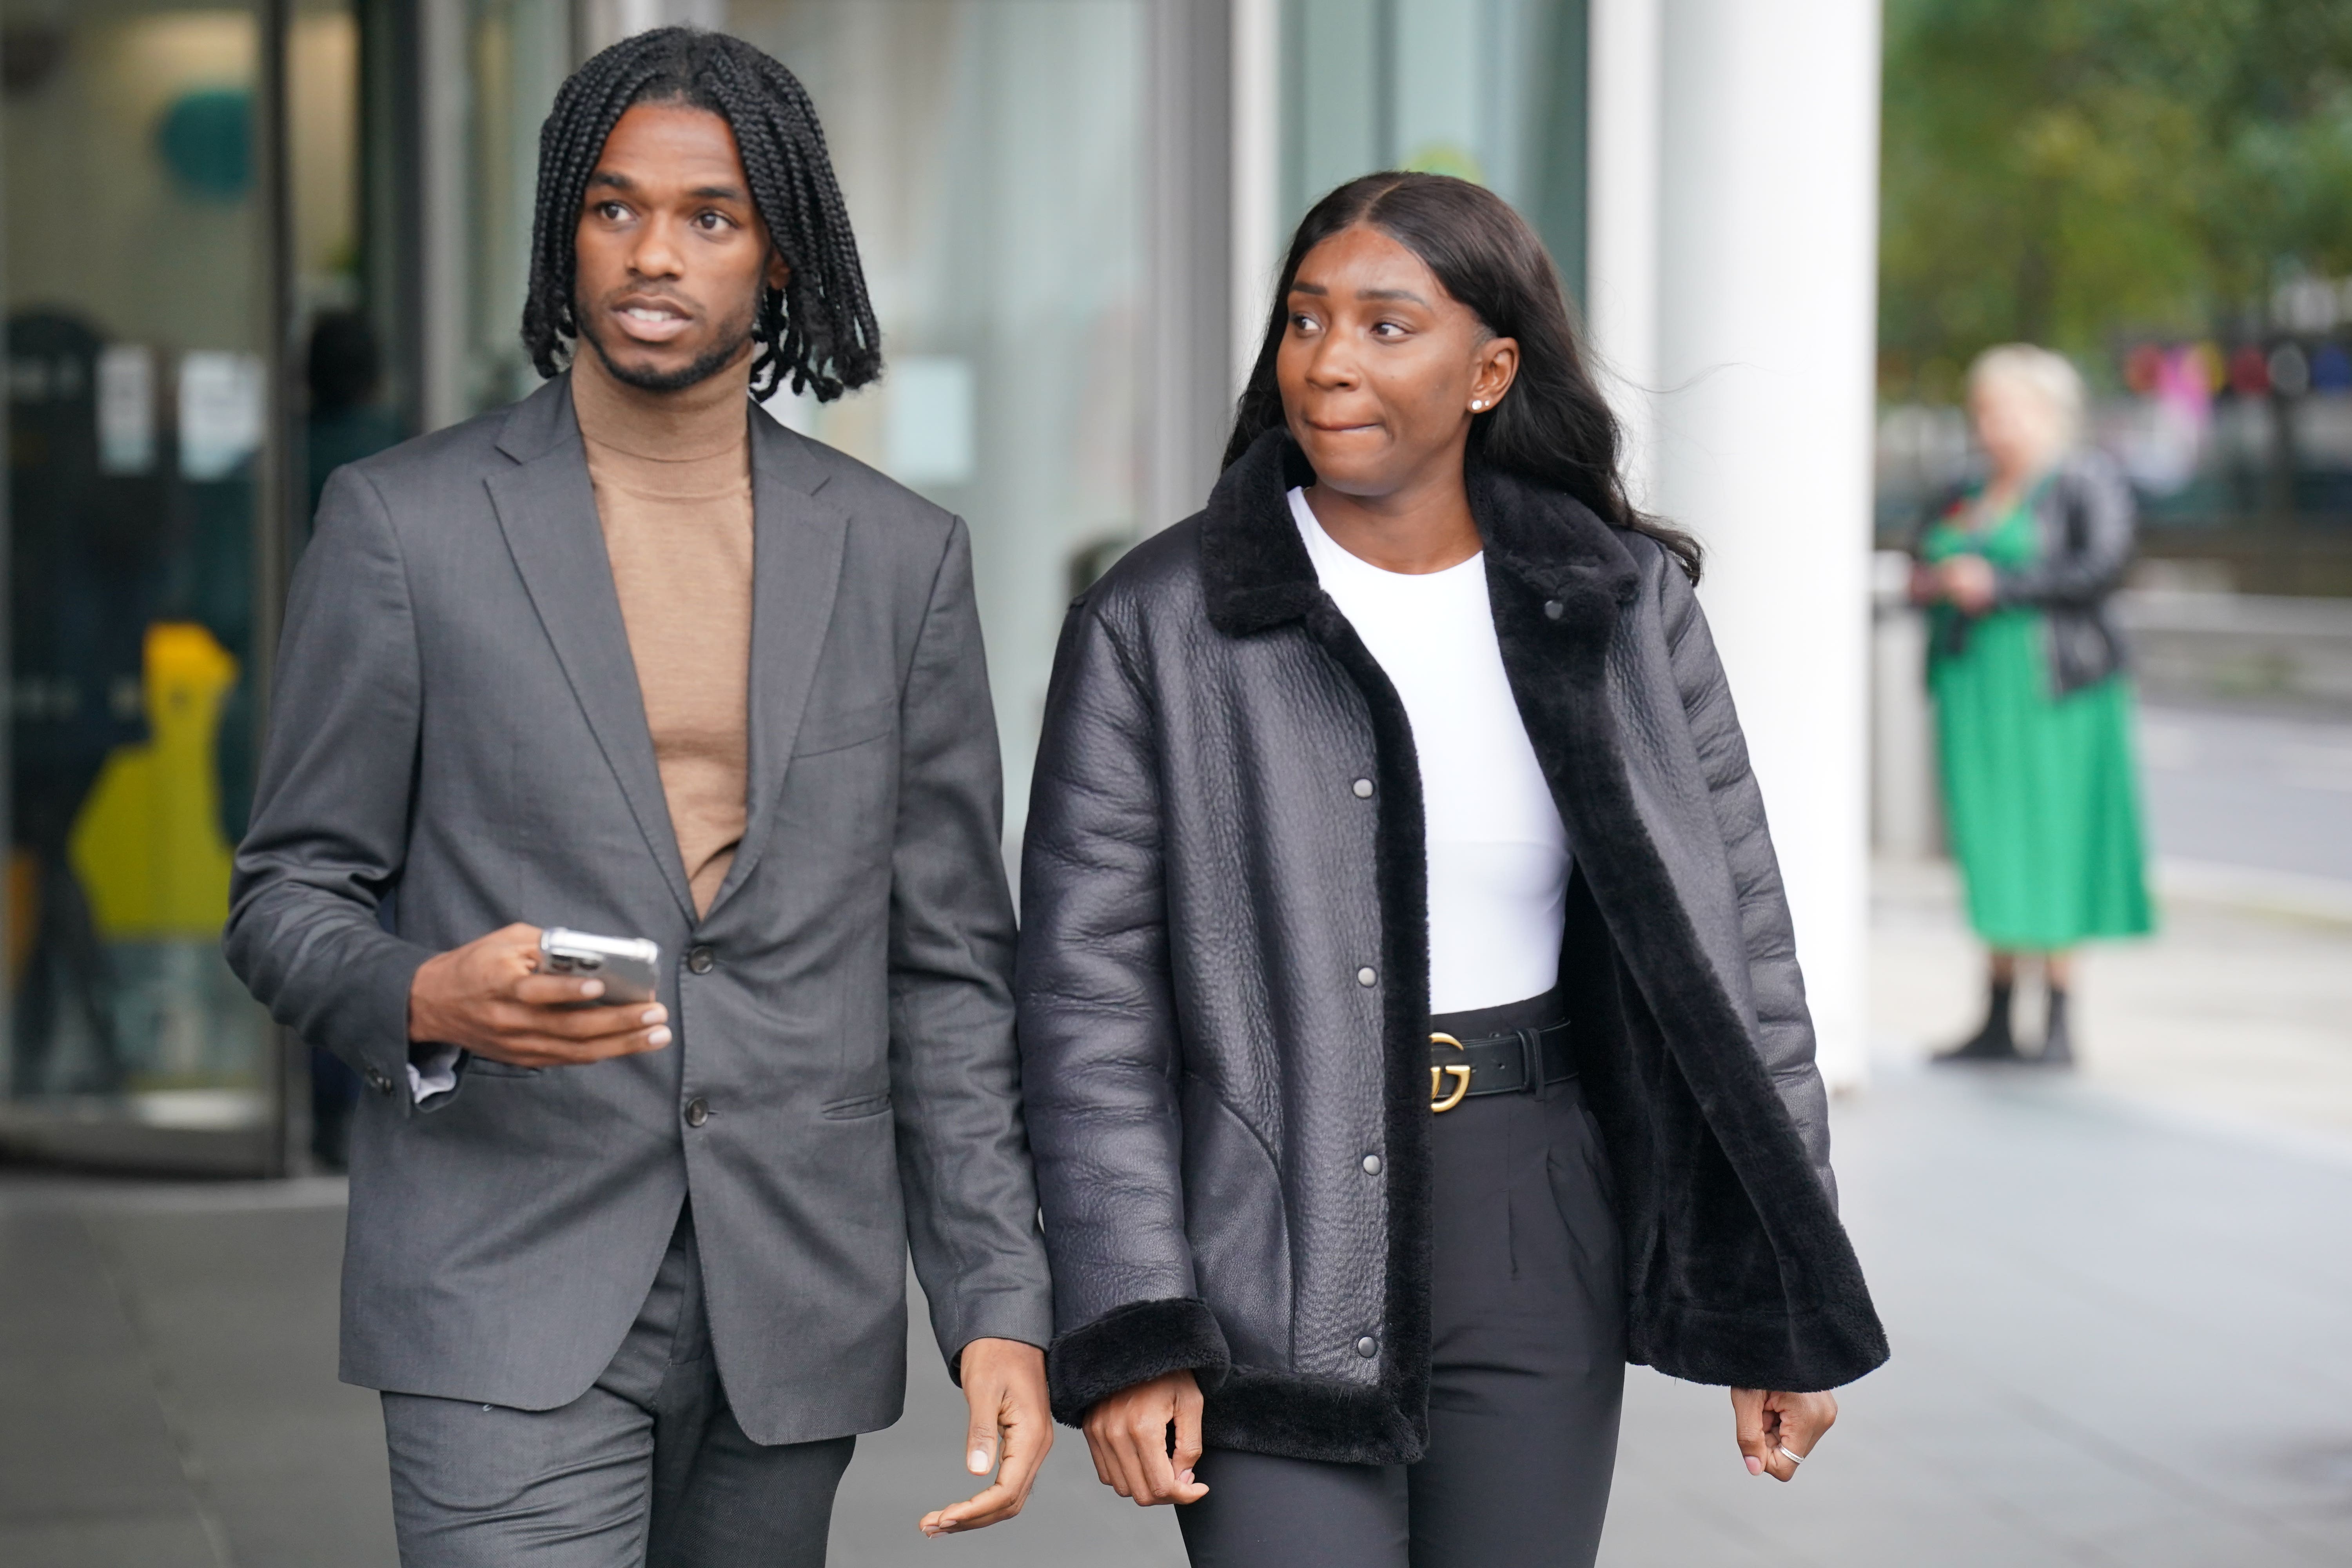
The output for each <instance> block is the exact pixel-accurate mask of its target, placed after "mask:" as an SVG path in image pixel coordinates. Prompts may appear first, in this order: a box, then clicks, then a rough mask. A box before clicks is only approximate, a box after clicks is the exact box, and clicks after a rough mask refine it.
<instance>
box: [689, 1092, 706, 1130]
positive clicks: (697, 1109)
mask: <svg viewBox="0 0 2352 1568" xmlns="http://www.w3.org/2000/svg"><path fill="white" fill-rule="evenodd" d="M709 1120H710V1102H709V1100H702V1099H699V1098H698V1099H694V1100H688V1101H687V1102H686V1124H687V1125H688V1127H699V1126H701V1125H702V1124H703V1123H704V1122H706V1121H709Z"/></svg>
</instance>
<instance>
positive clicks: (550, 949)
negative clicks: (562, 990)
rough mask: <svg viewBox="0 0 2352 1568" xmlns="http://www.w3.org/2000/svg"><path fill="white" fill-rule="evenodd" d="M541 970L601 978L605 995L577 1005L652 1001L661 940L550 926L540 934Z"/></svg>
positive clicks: (659, 958)
mask: <svg viewBox="0 0 2352 1568" xmlns="http://www.w3.org/2000/svg"><path fill="white" fill-rule="evenodd" d="M539 972H540V973H541V974H576V975H578V976H579V977H580V978H582V979H583V980H601V981H603V982H604V994H603V995H602V996H599V997H597V998H596V999H595V1000H594V1001H593V1002H574V1003H569V1004H566V1005H569V1006H574V1007H614V1006H618V1005H622V1004H624V1003H629V1002H650V1001H652V1000H653V999H654V992H655V989H656V984H657V983H658V978H659V976H660V973H661V943H659V942H652V941H648V940H647V939H646V938H645V937H641V936H594V935H592V934H590V933H589V932H587V931H570V930H567V929H565V928H564V927H562V926H550V927H549V928H548V929H547V930H545V931H541V932H540V934H539Z"/></svg>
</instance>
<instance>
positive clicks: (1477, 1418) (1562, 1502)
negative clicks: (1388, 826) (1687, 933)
mask: <svg viewBox="0 0 2352 1568" xmlns="http://www.w3.org/2000/svg"><path fill="white" fill-rule="evenodd" d="M1522 1005H1523V1004H1522ZM1506 1013H1507V1009H1499V1008H1496V1009H1486V1011H1485V1013H1483V1014H1481V1015H1473V1016H1457V1018H1458V1019H1459V1021H1455V1020H1441V1021H1439V1022H1438V1023H1437V1024H1436V1026H1437V1027H1439V1028H1444V1029H1445V1030H1446V1032H1448V1033H1450V1034H1456V1035H1460V1036H1462V1037H1465V1038H1468V1037H1471V1036H1472V1035H1473V1034H1474V1033H1488V1032H1493V1031H1495V1030H1496V1029H1502V1028H1510V1027H1515V1026H1517V1025H1518V1024H1520V1023H1523V1022H1528V1023H1543V1022H1549V1019H1534V1018H1530V1019H1522V1018H1517V1017H1507V1016H1503V1015H1505V1014H1506ZM1488 1015H1494V1016H1495V1017H1494V1018H1492V1019H1488V1018H1487V1016H1488ZM1481 1020H1486V1021H1484V1022H1483V1023H1482V1022H1481ZM1431 1133H1432V1138H1431V1142H1432V1149H1431V1152H1432V1155H1433V1162H1432V1166H1433V1169H1432V1174H1433V1185H1434V1187H1435V1193H1434V1196H1435V1199H1436V1210H1435V1215H1436V1230H1435V1236H1434V1238H1433V1240H1434V1247H1433V1258H1432V1263H1433V1281H1432V1283H1433V1289H1432V1291H1431V1300H1430V1310H1431V1322H1432V1329H1433V1332H1432V1335H1431V1352H1432V1353H1431V1368H1430V1394H1429V1452H1428V1455H1427V1457H1426V1458H1423V1460H1422V1461H1421V1462H1420V1463H1419V1464H1416V1465H1391V1466H1376V1465H1327V1464H1317V1463H1314V1462H1312V1461H1308V1460H1304V1459H1285V1458H1274V1457H1272V1456H1269V1455H1264V1454H1244V1453H1238V1452H1234V1451H1231V1450H1224V1449H1213V1450H1212V1451H1210V1452H1209V1453H1208V1454H1206V1455H1204V1456H1203V1457H1202V1461H1201V1464H1200V1467H1199V1469H1198V1472H1197V1474H1198V1476H1199V1478H1200V1479H1201V1480H1202V1481H1203V1482H1205V1483H1207V1485H1208V1488H1209V1495H1208V1496H1207V1497H1204V1498H1202V1500H1200V1501H1199V1502H1196V1503H1192V1504H1191V1505H1189V1506H1187V1507H1183V1508H1180V1509H1178V1510H1176V1517H1177V1521H1178V1523H1179V1524H1180V1525H1181V1528H1182V1530H1183V1532H1184V1546H1185V1550H1186V1551H1187V1552H1189V1553H1190V1554H1191V1556H1192V1568H1590V1565H1591V1563H1592V1560H1593V1558H1594V1556H1595V1555H1596V1554H1597V1553H1598V1552H1599V1551H1600V1549H1601V1521H1602V1520H1603V1518H1604V1517H1605V1516H1606V1515H1607V1513H1608V1510H1609V1481H1610V1476H1611V1472H1612V1470H1613V1469H1614V1468H1615V1467H1616V1463H1617V1418H1618V1414H1619V1409H1620V1406H1621V1405H1622V1400H1623V1395H1624V1386H1625V1328H1624V1322H1625V1289H1624V1276H1623V1265H1622V1259H1621V1247H1620V1245H1619V1240H1618V1233H1617V1220H1616V1216H1615V1215H1614V1213H1613V1212H1612V1209H1611V1206H1610V1199H1609V1194H1608V1182H1609V1176H1608V1170H1607V1166H1606V1164H1605V1163H1604V1161H1603V1158H1602V1155H1601V1145H1600V1137H1599V1133H1598V1132H1597V1131H1596V1130H1595V1128H1594V1127H1593V1124H1592V1121H1591V1117H1590V1116H1588V1115H1587V1114H1586V1112H1585V1109H1584V1099H1583V1096H1582V1095H1581V1094H1580V1093H1579V1092H1578V1089H1577V1085H1576V1084H1575V1083H1574V1082H1572V1081H1571V1082H1570V1083H1566V1084H1555V1085H1553V1086H1552V1087H1551V1088H1550V1089H1547V1090H1545V1091H1543V1094H1542V1097H1541V1098H1538V1097H1537V1096H1536V1095H1531V1094H1498V1095H1491V1096H1484V1097H1481V1098H1479V1099H1477V1100H1464V1101H1463V1102H1462V1103H1461V1104H1459V1105H1457V1106H1455V1107H1454V1109H1453V1110H1448V1111H1446V1112H1444V1114H1442V1115H1439V1116H1437V1117H1436V1118H1435V1120H1434V1121H1433V1123H1432V1125H1431Z"/></svg>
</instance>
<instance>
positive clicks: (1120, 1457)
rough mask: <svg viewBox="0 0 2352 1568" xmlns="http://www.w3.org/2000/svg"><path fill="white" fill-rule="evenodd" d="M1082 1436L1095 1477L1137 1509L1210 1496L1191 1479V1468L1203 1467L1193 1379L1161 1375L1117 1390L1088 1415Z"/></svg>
mask: <svg viewBox="0 0 2352 1568" xmlns="http://www.w3.org/2000/svg"><path fill="white" fill-rule="evenodd" d="M1170 1426H1174V1427H1175V1428H1176V1451H1175V1452H1174V1453H1173V1454H1172V1455H1171V1453H1170V1452H1169V1451H1168V1428H1169V1427H1170ZM1086 1433H1087V1452H1088V1453H1090V1454H1092V1455H1093V1456H1094V1457H1095V1474H1096V1475H1097V1477H1099V1478H1100V1479H1101V1480H1102V1484H1103V1485H1105V1486H1107V1487H1108V1488H1110V1489H1112V1490H1114V1491H1116V1492H1118V1495H1119V1496H1121V1497H1123V1498H1133V1499H1134V1500H1135V1504H1136V1506H1137V1507H1138V1508H1150V1507H1151V1506H1152V1505H1153V1504H1154V1503H1162V1502H1198V1501H1200V1500H1202V1498H1204V1497H1207V1496H1208V1495H1209V1489H1208V1488H1206V1487H1204V1486H1202V1484H1201V1483H1200V1482H1198V1481H1196V1480H1194V1479H1192V1467H1193V1466H1194V1465H1197V1464H1199V1463H1200V1462H1201V1385H1200V1384H1198V1383H1195V1382H1194V1381H1193V1380H1192V1373H1189V1372H1168V1373H1160V1375H1159V1376H1158V1377H1155V1378H1153V1379H1152V1380H1151V1381H1150V1382H1149V1383H1139V1384H1135V1385H1133V1386H1132V1387H1129V1388H1122V1389H1120V1390H1119V1391H1118V1393H1117V1394H1112V1395H1111V1396H1110V1397H1109V1398H1108V1399H1106V1400H1103V1401H1101V1402H1100V1403H1098V1404H1097V1405H1096V1406H1095V1407H1094V1408H1093V1409H1092V1410H1089V1411H1087V1426H1086Z"/></svg>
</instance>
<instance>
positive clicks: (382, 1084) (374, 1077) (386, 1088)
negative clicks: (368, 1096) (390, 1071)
mask: <svg viewBox="0 0 2352 1568" xmlns="http://www.w3.org/2000/svg"><path fill="white" fill-rule="evenodd" d="M367 1080H368V1087H369V1088H370V1089H373V1090H375V1091H376V1092H377V1093H378V1094H390V1093H391V1092H392V1079H391V1078H390V1077H388V1076H387V1075H386V1074H384V1073H383V1072H382V1071H380V1070H379V1069H377V1068H368V1074H367Z"/></svg>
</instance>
